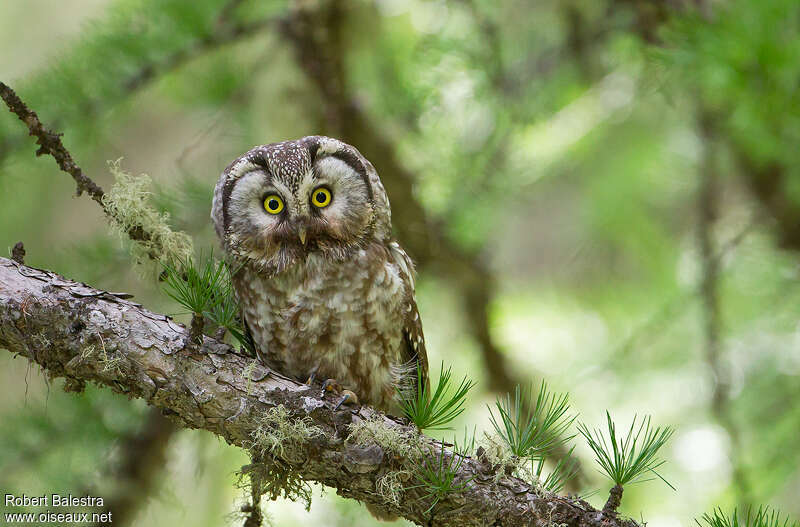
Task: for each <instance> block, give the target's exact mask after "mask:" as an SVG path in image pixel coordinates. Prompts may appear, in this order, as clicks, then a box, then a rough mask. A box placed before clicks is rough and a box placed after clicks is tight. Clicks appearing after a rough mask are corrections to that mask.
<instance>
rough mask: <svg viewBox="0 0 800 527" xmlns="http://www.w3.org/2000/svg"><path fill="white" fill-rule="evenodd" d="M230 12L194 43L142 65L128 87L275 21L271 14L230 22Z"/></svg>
mask: <svg viewBox="0 0 800 527" xmlns="http://www.w3.org/2000/svg"><path fill="white" fill-rule="evenodd" d="M232 3H233V2H232ZM231 11H232V9H231ZM223 15H224V16H223ZM230 15H231V12H227V13H221V14H220V18H218V20H220V21H221V22H220V23H219V24H218V25H217V30H215V32H214V33H212V34H210V35H207V36H205V37H203V38H201V39H199V40H197V41H196V42H194V43H193V44H192V45H191V46H188V47H186V48H183V49H179V50H177V51H175V52H174V53H173V54H172V55H169V56H168V57H166V58H165V59H163V60H162V61H160V62H154V63H152V64H147V65H145V66H143V67H142V68H141V69H140V70H139V72H138V73H136V74H135V75H133V76H132V77H131V78H129V79H128V80H127V81H126V82H125V91H126V92H135V91H137V90H139V89H141V88H142V87H143V86H145V85H147V84H148V83H150V82H152V81H153V80H155V79H156V78H158V77H161V76H164V75H166V74H168V73H170V72H172V71H175V70H177V69H178V68H180V67H182V66H184V65H185V64H186V63H187V62H190V61H191V60H193V59H195V58H197V57H200V56H202V55H205V54H207V53H209V52H211V51H215V50H217V49H219V48H220V47H222V46H224V45H226V44H230V43H232V42H236V41H239V40H242V39H244V38H246V37H249V36H251V35H254V34H256V33H258V32H260V31H262V30H264V29H266V28H268V27H270V26H271V25H272V24H274V23H275V21H274V20H273V19H272V18H266V19H262V20H256V21H254V22H247V23H233V24H231V23H230V21H229V16H230Z"/></svg>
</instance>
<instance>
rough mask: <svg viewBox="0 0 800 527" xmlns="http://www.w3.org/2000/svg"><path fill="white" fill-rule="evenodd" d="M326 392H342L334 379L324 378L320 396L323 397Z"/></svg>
mask: <svg viewBox="0 0 800 527" xmlns="http://www.w3.org/2000/svg"><path fill="white" fill-rule="evenodd" d="M327 392H336V393H342V387H341V385H340V384H339V383H338V382H336V379H326V380H325V382H323V383H322V393H321V394H320V397H324V396H325V394H326V393H327Z"/></svg>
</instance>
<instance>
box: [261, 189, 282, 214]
mask: <svg viewBox="0 0 800 527" xmlns="http://www.w3.org/2000/svg"><path fill="white" fill-rule="evenodd" d="M264 210H266V211H267V212H269V213H270V214H278V213H280V211H282V210H283V200H282V199H281V197H280V196H278V195H277V194H270V195H269V196H267V197H266V198H264Z"/></svg>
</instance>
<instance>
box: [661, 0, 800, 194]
mask: <svg viewBox="0 0 800 527" xmlns="http://www.w3.org/2000/svg"><path fill="white" fill-rule="evenodd" d="M713 10H714V15H713V17H712V18H711V19H709V17H707V16H704V15H703V14H702V13H700V12H689V13H686V15H685V16H681V17H674V18H673V20H672V21H671V23H670V24H669V25H668V26H667V27H666V28H665V31H664V38H665V41H666V47H665V49H664V50H663V51H662V50H658V51H656V52H655V54H656V55H657V57H658V58H659V63H660V64H662V65H664V66H666V68H667V69H666V72H667V74H668V75H669V78H670V79H671V80H672V81H674V85H675V86H674V87H675V88H677V90H676V91H678V92H679V93H680V92H682V91H683V90H685V89H686V87H687V85H688V86H690V87H691V88H692V89H694V90H697V92H699V93H698V95H699V96H700V98H701V99H702V100H703V101H704V102H705V104H707V105H708V107H709V108H710V109H711V110H712V111H713V112H716V113H717V117H718V118H720V119H722V121H723V122H724V123H725V126H726V131H727V132H729V133H730V134H731V135H732V137H733V138H734V140H735V141H736V143H737V144H738V145H739V146H741V147H744V148H745V149H746V150H747V152H748V153H749V155H751V156H753V157H754V158H756V159H757V160H758V161H759V162H760V163H764V164H766V163H767V162H770V161H779V162H781V163H783V164H786V165H788V166H797V165H798V163H800V154H799V153H798V151H797V149H796V148H785V145H786V144H796V143H797V142H798V141H799V140H800V129H798V126H797V125H798V116H797V112H794V111H787V109H789V108H797V107H798V105H800V93H798V90H797V89H796V88H797V84H796V82H797V77H798V75H800V45H798V40H797V35H798V31H800V17H798V15H797V3H796V2H795V1H794V0H772V1H770V2H752V1H749V0H734V1H731V2H725V3H721V4H719V5H715V6H714V9H713ZM799 197H800V194H795V195H794V198H795V199H797V198H799Z"/></svg>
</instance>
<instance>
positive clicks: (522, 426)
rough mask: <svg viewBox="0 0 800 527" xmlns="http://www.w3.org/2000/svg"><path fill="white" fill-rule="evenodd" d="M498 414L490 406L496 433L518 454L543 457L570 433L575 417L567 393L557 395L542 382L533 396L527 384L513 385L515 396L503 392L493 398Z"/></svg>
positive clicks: (565, 440) (560, 443) (564, 441)
mask: <svg viewBox="0 0 800 527" xmlns="http://www.w3.org/2000/svg"><path fill="white" fill-rule="evenodd" d="M495 408H496V409H497V412H498V417H495V415H494V412H493V411H492V409H491V407H490V408H489V412H490V415H489V418H490V419H491V421H492V425H493V426H494V429H495V431H496V432H497V435H498V436H500V438H502V440H503V441H504V442H505V443H506V445H507V446H508V448H509V450H510V451H511V453H512V454H513V455H514V456H517V457H518V458H532V459H543V458H545V457H547V456H548V455H549V454H550V452H552V451H553V449H555V448H557V447H559V446H561V445H563V444H564V443H566V442H567V441H569V440H570V439H571V438H572V437H573V436H568V435H566V433H567V430H568V429H569V427H570V426H571V425H572V423H573V421H574V420H575V416H569V415H568V413H567V412H569V395H568V394H566V393H564V394H560V395H557V394H555V393H551V392H550V391H548V389H547V384H545V383H544V382H542V384H541V386H540V387H539V392H538V394H537V396H536V399H535V400H532V399H531V390H530V388H525V389H521V388H520V386H519V385H517V386H516V388H515V389H514V400H513V401H512V400H511V396H510V395H509V394H506V396H505V398H503V399H500V398H498V399H497V401H496V402H495Z"/></svg>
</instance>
